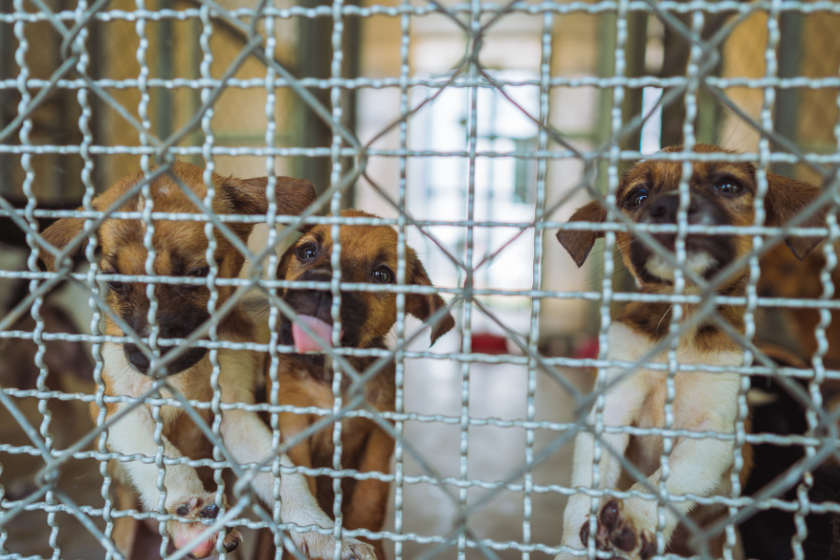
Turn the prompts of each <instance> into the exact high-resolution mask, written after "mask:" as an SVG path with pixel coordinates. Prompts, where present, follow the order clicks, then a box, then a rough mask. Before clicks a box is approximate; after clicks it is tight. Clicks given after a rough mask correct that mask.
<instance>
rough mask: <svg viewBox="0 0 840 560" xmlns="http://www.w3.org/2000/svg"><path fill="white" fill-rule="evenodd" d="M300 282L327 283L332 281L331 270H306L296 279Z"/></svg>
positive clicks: (322, 268)
mask: <svg viewBox="0 0 840 560" xmlns="http://www.w3.org/2000/svg"><path fill="white" fill-rule="evenodd" d="M296 280H299V281H301V282H329V281H330V280H332V270H330V269H329V268H326V267H320V268H313V269H310V270H307V271H306V272H304V273H303V274H301V275H300V276H298V277H297V278H296Z"/></svg>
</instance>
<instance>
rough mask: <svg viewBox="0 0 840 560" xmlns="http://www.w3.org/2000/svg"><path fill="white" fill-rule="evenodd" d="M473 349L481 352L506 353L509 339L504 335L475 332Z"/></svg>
mask: <svg viewBox="0 0 840 560" xmlns="http://www.w3.org/2000/svg"><path fill="white" fill-rule="evenodd" d="M472 351H473V352H477V353H479V354H506V353H507V339H506V338H505V337H503V336H499V335H497V334H491V333H486V332H478V333H473V335H472Z"/></svg>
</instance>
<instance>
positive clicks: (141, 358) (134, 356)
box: [123, 344, 150, 373]
mask: <svg viewBox="0 0 840 560" xmlns="http://www.w3.org/2000/svg"><path fill="white" fill-rule="evenodd" d="M123 350H124V351H125V357H126V358H127V359H128V363H130V364H131V365H132V366H134V368H135V369H136V370H137V371H140V372H142V373H146V372H147V371H149V363H150V362H149V358H147V357H146V355H145V354H144V353H143V352H142V351H141V350H140V349H139V348H137V346H135V345H134V344H126V345H125V346H123Z"/></svg>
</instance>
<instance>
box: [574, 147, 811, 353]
mask: <svg viewBox="0 0 840 560" xmlns="http://www.w3.org/2000/svg"><path fill="white" fill-rule="evenodd" d="M681 149H682V148H680V147H674V148H668V149H665V150H664V151H665V152H676V151H680V150H681ZM694 151H695V152H700V153H713V152H722V153H734V152H731V151H729V150H724V149H722V148H718V147H716V146H709V145H705V144H699V145H697V146H696V147H695V150H694ZM681 176H682V163H681V162H668V161H652V160H648V161H643V162H641V163H639V164H637V165H635V166H634V167H632V168H631V169H630V170H629V171H628V172H627V174H626V175H625V176H624V178H623V179H622V181H621V183H620V184H619V187H618V191H617V193H616V205H617V206H618V207H619V208H621V209H622V210H621V211H622V212H623V213H624V214H625V215H627V216H628V217H629V218H631V219H633V218H634V217H635V216H636V215H637V214H638V210H628V209H626V208H623V207H622V204H623V202H624V201H625V199H626V198H627V196H628V195H629V194H630V193H631V192H632V191H633V190H634V189H635V188H637V187H638V186H640V185H645V186H647V187H648V188H649V189H650V193H651V196H653V195H654V194H655V193H659V192H665V191H670V190H674V189H677V187H678V185H679V182H680V178H681ZM723 176H729V177H732V178H734V179H735V180H737V181H738V182H739V183H740V184H741V185H743V186H744V187H745V188H746V189H747V191H748V192H747V193H746V194H745V195H743V196H740V197H738V198H733V199H727V200H725V201H724V203H723V205H722V206H723V208H724V210H725V211H726V213H727V215H728V222H727V223H728V224H729V225H735V226H751V225H753V224H754V223H755V209H754V205H753V196H754V193H755V192H756V190H757V184H756V177H755V168H754V166H753V165H752V164H749V163H733V162H715V161H711V162H694V163H693V164H692V175H691V178H690V180H689V189H690V190H691V191H701V192H708V191H709V190H710V189H711V187H712V184H713V183H714V182H715V180H716V179H717V178H720V177H723ZM767 179H768V192H767V196H766V197H765V201H764V207H765V213H766V220H765V224H766V225H768V226H781V225H784V224H785V223H786V222H787V221H788V220H790V219H791V218H792V217H793V216H795V215H796V212H798V211H799V210H801V209H802V208H804V207H805V206H807V204H809V203H810V202H811V201H812V200H814V199H815V198H816V197H817V196H818V195H819V189H818V188H817V187H814V186H812V185H809V184H807V183H802V182H800V181H795V180H793V179H788V178H786V177H781V176H779V175H775V174H773V173H768V174H767ZM606 219H607V211H606V210H604V209H603V208H602V207H601V205H600V203H598V202H597V201H593V202H590V203H589V204H587V205H585V206H583V207H582V208H580V209H578V210H577V211H576V212H575V213H574V214H573V215H572V217H571V218H570V221H588V222H604V221H606ZM824 222H825V210H822V211H820V212H817V213H816V214H815V215H814V216H813V217H811V218H810V219H808V220H806V222H805V223H804V224H803V227H817V226H818V225H819V224H824ZM600 237H603V233H602V232H594V231H592V232H590V231H575V230H561V231H560V232H558V234H557V238H558V240H559V241H560V243H561V244H562V245H563V246H564V247H565V248H566V249H567V250H568V251H569V253H570V254H571V256H572V258H573V259H574V260H575V262H576V263H577V264H578V266H581V265H582V264H583V262H584V261H585V260H586V257H587V256H588V255H589V252H590V251H591V250H592V246H593V245H594V243H595V240H596V239H597V238H600ZM730 239H731V241H732V243H733V244H734V246H735V248H736V251H735V255H734V256H735V258H740V257H742V256H743V255H746V254H747V253H748V252H749V251H750V250H751V249H752V240H751V238H750V237H749V236H734V237H730ZM786 242H787V244H788V246H789V247H790V250H791V251H793V252H794V254H796V255H797V257H799V258H804V257H805V255H807V254H808V252H809V251H811V250H812V249H813V248H814V247H815V246H816V245H817V244H818V243H819V242H820V240H819V239H817V238H810V237H791V238H788V239H787V240H786ZM616 243H617V245H618V247H619V249H620V251H621V255H622V259H623V262H624V264H625V265H626V266H627V269H628V270H629V271H630V273H631V274H632V275H633V276H634V277H635V278H636V279H637V280H640V282H641V291H642V292H646V293H667V292H668V291H669V289H670V288H669V286H667V285H663V284H662V283H658V282H652V281H648V280H647V279H646V278H645V275H644V274H643V273H641V271H639V270H637V267H636V266H635V265H634V263H633V262H632V261H631V260H630V257H629V254H630V251H629V249H630V247H631V245H632V244H633V243H634V240H633V236H632V235H631V234H630V233H628V232H618V233H616ZM747 275H748V270H747V269H743V270H741V271H739V272H738V273H736V274H735V275H733V276H731V277H729V278H727V279H725V280H724V281H723V282H722V283H721V284H720V285H719V287H718V289H717V293H719V294H721V295H732V296H736V295H744V293H745V289H746V284H747V278H748V276H747ZM686 281H687V284H688V285H689V286H690V284H691V283H690V281H688V280H686ZM693 308H694V306H690V305H684V306H683V310H684V313H687V314H690V313H691V312H692V311H693ZM718 311H719V312H720V314H721V315H722V316H723V318H724V319H725V320H726V321H728V322H729V323H730V324H731V325H732V326H733V327H734V328H735V329H737V330H738V332H742V333H743V332H744V321H743V310H740V309H734V308H731V307H729V306H721V307H719V308H718ZM670 313H671V306H670V305H669V304H666V303H639V302H632V303H630V304H628V305H627V306H626V307H625V309H624V311H623V312H622V314H621V315H620V316H619V318H618V320H620V321H624V322H626V323H628V324H630V325H633V326H634V328H635V329H636V330H638V331H640V332H644V333H646V334H647V335H648V336H650V337H651V338H653V339H660V338H662V337H664V336H665V334H667V330H668V324H669V319H670ZM663 325H664V327H663ZM698 335H699V336H698V337H697V339H696V341H695V342H696V344H697V346H698V348H700V349H702V350H708V351H710V350H713V349H720V348H735V346H733V344H734V343H733V342H732V341H731V340H730V339H729V337H728V336H727V335H726V334H725V333H723V332H722V331H720V329H717V328H715V327H713V326H711V325H709V326H708V327H707V328H703V327H701V328H700V329H698Z"/></svg>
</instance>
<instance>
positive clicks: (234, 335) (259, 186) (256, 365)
mask: <svg viewBox="0 0 840 560" xmlns="http://www.w3.org/2000/svg"><path fill="white" fill-rule="evenodd" d="M171 173H172V174H173V175H174V176H176V177H178V178H180V180H181V181H182V182H183V183H184V184H186V185H187V187H188V188H190V189H191V190H192V191H193V192H194V193H195V195H196V196H198V198H200V199H203V198H204V197H205V196H206V193H207V188H206V185H205V183H204V180H203V170H202V169H200V168H198V167H195V166H193V165H188V164H184V163H177V164H175V165H174V166H173V168H172V171H171ZM142 178H143V175H142V174H140V173H137V174H133V175H129V176H127V177H125V178H123V179H122V180H121V181H119V182H118V183H117V184H116V185H114V186H113V187H112V188H110V189H109V190H108V191H106V192H105V193H103V194H102V195H100V196H99V197H97V198H96V199H94V201H93V206H94V207H95V208H96V209H98V210H105V209H107V208H110V207H111V206H113V205H114V204H115V202H116V201H117V200H118V199H119V198H120V197H121V196H122V195H123V194H124V193H125V192H126V191H127V190H128V189H129V188H131V187H132V186H134V185H136V184H137V182H138V181H140V180H141V179H142ZM213 183H214V186H215V189H216V196H215V197H214V199H213V210H214V211H215V212H216V213H217V214H264V213H265V212H266V211H267V208H268V200H267V199H266V183H267V179H266V178H265V177H263V178H256V179H248V180H240V179H235V178H232V177H221V176H219V175H213ZM150 192H151V199H152V201H153V204H154V211H156V212H178V213H197V212H198V209H197V208H196V207H195V205H194V204H193V203H192V202H191V201H190V199H189V198H188V197H187V196H186V194H184V192H183V191H182V190H181V188H180V186H179V185H178V184H177V183H176V182H175V181H174V180H173V178H172V177H171V176H170V175H169V174H164V175H161V176H160V177H158V178H157V179H155V180H154V181H153V182H152V184H151V186H150ZM275 193H276V197H277V210H278V213H279V214H290V215H294V214H298V213H300V212H301V211H302V210H304V209H305V208H306V207H307V206H308V205H309V204H311V203H312V202H313V201H314V199H315V189H314V187H313V186H312V184H311V183H309V182H308V181H301V180H296V179H290V178H286V177H278V178H277V183H276V188H275ZM143 207H144V201H143V199H142V198H141V197H140V195H139V194H138V195H136V196H134V197H132V198H131V199H130V200H129V201H128V202H127V203H125V204H124V205H123V207H122V208H120V210H122V211H135V212H136V211H140V210H142V209H143ZM83 227H84V221H83V220H81V219H75V218H72V219H64V220H59V221H58V222H56V223H55V224H53V225H52V226H51V227H49V228H47V229H46V230H45V231H44V234H43V236H44V239H46V240H47V241H48V242H50V243H51V244H53V245H54V246H56V247H59V248H61V247H64V246H66V245H67V243H69V242H70V240H71V239H72V238H74V237H75V236H76V235H78V234H79V233H81V232H82V230H83ZM253 227H254V225H253V224H248V223H231V224H230V228H231V230H232V231H234V232H235V234H236V235H237V236H238V237H239V239H240V240H241V241H243V242H246V241H247V240H248V237H249V235H250V234H251V231H252V230H253ZM97 234H98V239H99V244H100V246H101V248H102V257H101V260H100V266H101V270H102V272H103V273H105V274H122V275H143V274H145V267H146V258H147V255H148V252H147V250H146V247H145V244H144V239H145V237H146V234H147V226H146V224H145V223H144V222H143V221H141V220H122V219H108V220H106V221H105V222H104V223H103V224H102V225H101V226H100V228H99V230H98V231H97ZM216 239H217V247H216V250H215V254H214V260H215V262H216V263H217V265H218V276H219V277H220V278H237V277H238V276H239V273H240V271H241V269H242V266H243V263H244V256H243V255H242V254H241V253H240V252H239V251H238V250H237V249H236V248H235V247H234V245H233V243H231V242H230V241H229V240H228V239H227V238H226V237H225V236H224V235H222V234H221V232H218V231H217V232H216ZM151 244H152V246H153V247H154V250H155V254H156V256H155V260H154V264H153V268H154V273H155V274H156V275H161V276H180V277H188V278H204V277H206V276H207V275H208V273H209V271H210V267H209V264H208V262H207V255H206V252H207V248H208V240H207V236H206V234H205V223H204V222H203V221H173V220H157V221H155V222H154V234H153V235H152V238H151ZM42 258H43V260H44V262H45V264H46V265H47V267H48V268H50V269H53V270H54V269H55V263H54V262H53V260H54V259H53V257H52V255H51V254H49V253H46V252H44V253H42ZM109 286H110V288H111V293H110V294H109V296H108V304H109V306H110V308H111V309H112V310H113V311H114V313H116V314H117V315H118V316H119V317H120V318H121V319H122V320H123V321H124V322H125V323H126V324H127V325H128V326H130V327H131V328H132V329H133V330H134V331H136V332H137V333H138V334H139V335H141V336H144V337H145V336H149V334H150V325H149V321H148V315H149V309H150V300H149V298H148V297H147V293H146V288H147V285H146V284H143V283H137V282H131V283H129V282H123V281H120V280H115V281H111V282H109ZM233 290H234V288H233V287H232V286H219V287H218V301H217V306H221V305H222V304H223V303H224V302H225V301H226V300H227V299H228V298H229V297H230V295H231V294H232V293H233ZM154 295H155V297H156V300H157V311H156V314H155V318H156V322H157V324H158V325H159V331H158V336H159V337H160V338H184V337H187V336H189V335H190V334H191V333H192V332H193V331H195V330H196V329H197V328H199V327H200V326H201V325H202V323H204V322H205V321H206V320H208V319H209V317H210V314H209V312H208V308H207V306H208V301H209V299H210V290H209V289H208V288H207V287H206V285H185V284H175V283H161V284H157V285H155V288H154ZM217 309H218V307H217ZM106 332H107V334H109V335H112V336H122V335H123V334H124V333H123V330H122V329H121V328H120V327H119V326H118V325H117V324H116V323H115V322H113V321H109V322H108V324H107V328H106ZM217 332H218V335H219V339H220V340H223V341H229V342H255V341H256V338H255V328H254V324H253V322H252V321H251V319H250V318H248V316H247V315H246V314H245V313H244V310H243V309H242V308H241V306H236V308H235V309H233V310H232V311H231V312H230V313H229V314H227V315H226V316H224V317H222V318H221V319H220V321H219V322H218V325H217ZM172 348H173V347H172V346H166V345H163V346H162V347H161V354H163V355H164V357H165V356H166V354H167V353H168V352H170V351H171V350H172ZM103 356H104V359H105V367H104V371H103V372H102V378H103V380H104V382H105V388H106V393H107V394H108V395H110V396H128V397H140V396H142V395H143V394H144V393H145V392H146V391H148V390H149V388H150V387H151V386H152V382H153V380H152V379H151V378H150V377H149V376H147V372H148V369H149V366H150V362H149V359H148V358H147V356H146V355H145V354H144V353H143V352H141V351H140V350H139V349H138V347H137V346H136V345H135V344H133V343H125V344H116V343H111V342H108V343H105V345H104V350H103ZM218 360H219V364H220V367H221V375H220V376H219V380H218V383H219V386H220V387H221V393H222V394H221V400H222V402H224V403H245V404H251V403H253V402H254V389H255V387H256V385H257V380H258V377H259V376H260V375H261V373H262V362H261V357H260V356H259V355H257V354H255V353H251V352H243V351H234V350H230V349H220V350H219V351H218ZM211 372H212V365H211V363H210V359H209V357H208V356H207V350H206V348H202V347H193V348H190V349H189V350H187V351H186V352H184V353H183V354H181V355H180V356H179V357H178V358H177V359H175V360H173V361H172V362H171V363H169V364H168V366H167V370H166V374H167V375H168V376H169V377H168V379H167V384H168V387H174V388H176V389H177V390H178V391H180V393H181V394H182V395H183V396H184V397H185V398H187V399H191V400H198V401H210V400H211V399H212V398H213V391H212V388H211V385H210V375H211ZM160 393H161V396H162V397H171V396H172V394H171V391H170V390H169V389H168V388H164V389H162V390H161V391H160ZM126 406H127V405H126V404H125V403H109V404H108V409H107V417H111V416H112V415H114V414H116V413H118V412H119V411H120V410H122V409H123V408H125V407H126ZM91 411H92V414H93V415H94V418H96V416H97V414H98V412H99V410H98V408H97V407H96V406H92V407H91ZM152 414H153V411H152V407H151V406H150V405H148V404H143V405H141V406H139V407H137V408H134V409H133V410H131V411H130V412H128V413H127V414H126V415H125V416H124V417H123V418H122V419H121V420H120V421H118V422H117V423H115V424H114V425H113V426H112V427H110V428H109V431H108V441H107V445H108V448H109V450H110V451H112V452H118V453H121V454H123V455H128V456H131V455H135V454H140V455H145V456H147V457H154V456H155V455H156V454H157V452H158V444H157V443H156V441H155V431H156V424H155V422H154V419H153V415H152ZM201 414H202V416H203V417H204V419H205V421H209V419H210V418H209V416H210V414H209V411H207V410H206V409H203V410H202V411H201ZM160 416H161V419H162V421H163V425H164V426H163V434H162V436H161V441H162V443H163V446H164V455H165V457H167V458H169V459H178V458H181V457H190V458H192V459H200V458H208V457H210V456H211V453H210V446H209V442H207V440H206V439H205V438H204V437H203V435H202V433H201V432H200V430H199V428H198V427H197V426H196V425H195V424H194V423H193V422H192V421H191V420H190V419H189V417H188V416H187V415H186V414H185V413H184V410H183V409H182V408H180V407H174V406H163V407H161V409H160ZM221 420H222V421H221V434H222V436H223V438H224V442H225V445H226V447H227V448H228V449H229V450H230V452H231V453H232V454H233V456H234V458H235V459H236V460H237V461H238V462H240V463H242V464H247V463H258V462H260V461H262V460H264V459H265V458H267V457H269V456H270V455H271V453H272V451H271V449H272V443H271V440H272V434H271V432H270V431H269V430H268V428H267V427H266V426H265V424H264V423H263V422H262V421H261V420H260V419H259V417H258V416H257V415H256V414H255V413H253V412H249V411H246V410H241V409H235V410H227V411H225V412H224V413H223V414H222V419H221ZM281 461H282V464H283V465H285V466H292V465H291V463H290V462H289V459H288V457H286V456H282V457H281ZM119 466H120V469H119V472H121V473H122V474H123V475H125V478H126V479H127V480H128V482H130V484H131V485H132V486H133V487H134V488H135V489H136V490H137V492H138V494H139V497H140V500H141V501H142V504H143V505H144V506H145V508H146V509H148V510H157V509H158V507H159V501H160V498H161V492H160V490H159V489H158V484H157V480H158V477H159V470H158V467H157V466H155V464H154V463H141V462H140V461H127V462H120V463H119ZM274 482H275V478H274V477H273V476H272V474H271V473H261V474H259V475H257V476H256V477H255V478H254V479H253V486H254V488H255V489H256V493H257V494H258V496H259V497H260V498H261V499H262V500H263V501H264V502H265V503H267V504H269V505H270V506H272V507H273V505H274ZM164 484H165V486H166V491H167V493H166V501H165V508H166V511H167V512H168V513H170V514H173V515H175V516H178V517H180V518H182V519H184V520H189V521H190V522H187V523H184V522H181V520H178V519H174V520H171V521H169V522H168V523H167V530H168V532H169V534H170V536H171V537H172V538H173V541H174V544H175V546H176V547H177V548H184V547H185V546H187V545H188V544H189V543H190V542H191V541H192V540H193V539H194V538H196V537H197V536H198V535H199V534H200V533H201V532H202V531H203V530H204V529H205V525H204V524H202V520H206V519H213V518H216V517H217V515H218V513H219V508H218V507H217V505H216V503H215V500H216V497H215V494H214V493H213V492H212V491H208V490H207V489H206V488H205V481H202V480H201V478H200V477H199V475H198V473H197V471H196V469H194V468H192V467H190V466H188V465H186V464H183V463H179V464H177V465H170V466H168V467H167V469H166V476H165V478H164ZM280 497H281V500H282V506H281V518H282V520H283V521H284V522H292V523H296V524H298V525H302V526H310V525H320V526H322V527H327V528H329V527H331V526H332V522H331V520H330V519H329V517H327V516H326V515H325V514H324V512H322V511H321V510H320V509H319V508H318V506H317V504H316V503H315V500H314V497H313V496H312V495H311V494H310V492H309V488H308V487H307V485H306V482H305V480H304V479H303V477H302V475H285V474H284V475H283V476H282V478H281V483H280ZM291 537H292V538H293V539H294V540H295V541H296V544H297V545H298V547H299V548H300V549H301V550H305V551H307V552H308V554H309V555H310V556H312V557H314V558H332V555H333V552H334V547H335V541H334V539H333V538H332V537H331V536H327V535H321V534H319V533H317V532H305V533H301V532H294V531H293V532H292V533H291ZM240 540H241V535H240V534H239V531H237V530H233V531H230V532H229V533H228V534H227V536H226V537H225V539H224V543H223V544H224V548H225V549H226V550H228V551H231V550H233V549H234V548H236V546H237V545H238V544H239V542H240ZM215 546H216V535H213V536H212V537H211V538H208V539H205V540H203V541H201V542H200V543H199V544H197V545H193V546H191V547H190V548H191V553H192V554H193V555H194V556H198V557H203V556H207V555H210V554H212V553H213V552H214V550H215ZM369 555H371V549H370V547H369V546H368V545H366V544H363V543H360V542H358V541H355V540H353V539H345V540H344V542H343V548H342V557H343V558H349V557H351V556H353V557H355V558H361V557H366V556H369Z"/></svg>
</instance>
